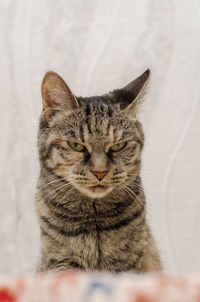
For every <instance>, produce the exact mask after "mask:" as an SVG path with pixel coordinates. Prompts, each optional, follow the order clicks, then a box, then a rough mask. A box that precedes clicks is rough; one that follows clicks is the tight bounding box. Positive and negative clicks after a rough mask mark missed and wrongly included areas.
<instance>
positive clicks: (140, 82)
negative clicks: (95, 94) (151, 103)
mask: <svg viewBox="0 0 200 302" xmlns="http://www.w3.org/2000/svg"><path fill="white" fill-rule="evenodd" d="M149 79H150V70H149V69H147V70H146V71H145V72H144V73H143V74H141V75H140V76H139V77H138V78H136V79H135V80H133V81H132V82H130V83H129V84H128V85H127V86H125V87H124V88H122V89H117V90H114V91H113V92H111V94H110V95H111V97H112V99H113V101H114V102H115V103H116V104H119V106H120V109H121V110H123V111H124V112H126V113H127V114H128V115H130V116H135V115H136V113H137V108H138V105H139V104H140V103H141V102H142V99H143V97H144V95H145V91H146V86H147V84H148V82H149Z"/></svg>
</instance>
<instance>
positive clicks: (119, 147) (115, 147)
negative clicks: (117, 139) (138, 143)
mask: <svg viewBox="0 0 200 302" xmlns="http://www.w3.org/2000/svg"><path fill="white" fill-rule="evenodd" d="M126 145H127V143H126V142H125V143H119V144H115V145H113V146H111V147H110V151H112V152H118V151H120V150H122V149H124V148H125V147H126Z"/></svg>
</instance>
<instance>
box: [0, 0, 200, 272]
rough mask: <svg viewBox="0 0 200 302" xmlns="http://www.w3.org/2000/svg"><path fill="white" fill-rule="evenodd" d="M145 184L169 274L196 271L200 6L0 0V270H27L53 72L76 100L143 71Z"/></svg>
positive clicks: (174, 0) (173, 0)
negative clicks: (39, 142)
mask: <svg viewBox="0 0 200 302" xmlns="http://www.w3.org/2000/svg"><path fill="white" fill-rule="evenodd" d="M148 67H149V68H150V69H151V71H152V77H151V85H150V88H149V92H148V95H147V98H146V100H145V102H144V104H143V106H142V111H141V114H140V116H141V117H140V118H141V120H142V121H143V124H144V129H145V134H146V145H145V149H144V153H143V168H142V178H143V183H144V187H145V192H146V196H147V203H148V220H149V223H150V225H151V227H152V230H153V233H154V235H155V237H156V239H157V242H158V245H159V248H160V251H161V255H162V260H163V263H164V268H165V271H166V272H192V271H197V270H199V269H200V256H199V255H200V252H199V251H200V159H199V156H200V72H199V70H200V2H199V1H198V0H190V1H188V0H165V1H160V0H151V1H148V0H143V1H138V0H126V1H123V0H96V1H93V0H84V1H83V0H82V1H81V0H76V1H74V0H68V1H66V0H59V1H54V0H32V1H31V0H29V1H27V0H15V1H12V0H2V1H1V2H0V100H1V107H0V108H1V109H0V131H1V148H0V243H1V244H0V272H1V273H8V272H9V273H11V272H13V273H19V272H28V271H34V270H35V266H36V264H37V261H38V257H39V227H38V222H37V218H36V215H35V210H34V203H33V200H34V192H35V187H36V181H37V176H38V172H39V165H38V157H37V149H36V139H37V127H38V119H39V114H40V112H41V97H40V86H41V80H42V77H43V75H44V73H45V72H46V71H47V70H54V71H56V72H58V73H59V74H60V75H61V76H62V77H63V78H64V79H65V80H66V81H67V83H68V84H69V86H70V87H71V89H72V91H74V93H75V94H77V95H82V96H90V95H98V94H102V93H105V92H107V91H110V90H112V89H114V88H120V87H122V86H124V85H126V84H127V83H128V82H129V81H131V80H133V79H134V78H135V77H136V76H138V75H139V74H140V73H142V72H143V71H144V70H146V69H147V68H148Z"/></svg>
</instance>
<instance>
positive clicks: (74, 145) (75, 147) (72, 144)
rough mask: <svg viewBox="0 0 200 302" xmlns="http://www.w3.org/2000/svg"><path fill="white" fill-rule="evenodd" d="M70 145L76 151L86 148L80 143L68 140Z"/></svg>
mask: <svg viewBox="0 0 200 302" xmlns="http://www.w3.org/2000/svg"><path fill="white" fill-rule="evenodd" d="M68 145H69V146H70V148H72V149H73V150H74V151H77V152H82V151H84V150H85V146H83V145H81V144H78V143H74V142H71V141H68Z"/></svg>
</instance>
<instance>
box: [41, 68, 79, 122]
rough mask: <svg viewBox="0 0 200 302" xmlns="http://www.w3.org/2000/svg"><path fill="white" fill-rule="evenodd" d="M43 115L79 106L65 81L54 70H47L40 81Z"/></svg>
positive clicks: (47, 115) (48, 115)
mask: <svg viewBox="0 0 200 302" xmlns="http://www.w3.org/2000/svg"><path fill="white" fill-rule="evenodd" d="M41 90H42V103H43V116H45V117H46V118H49V117H50V116H51V115H52V114H53V113H54V112H55V111H56V110H62V109H65V110H73V109H75V108H77V107H78V106H79V104H78V101H77V99H76V97H75V96H74V95H73V93H72V92H71V90H70V89H69V87H68V86H67V84H66V83H65V81H64V80H63V79H62V78H61V77H60V76H59V75H58V74H57V73H55V72H53V71H48V72H47V73H46V74H45V76H44V78H43V81H42V88H41Z"/></svg>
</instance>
